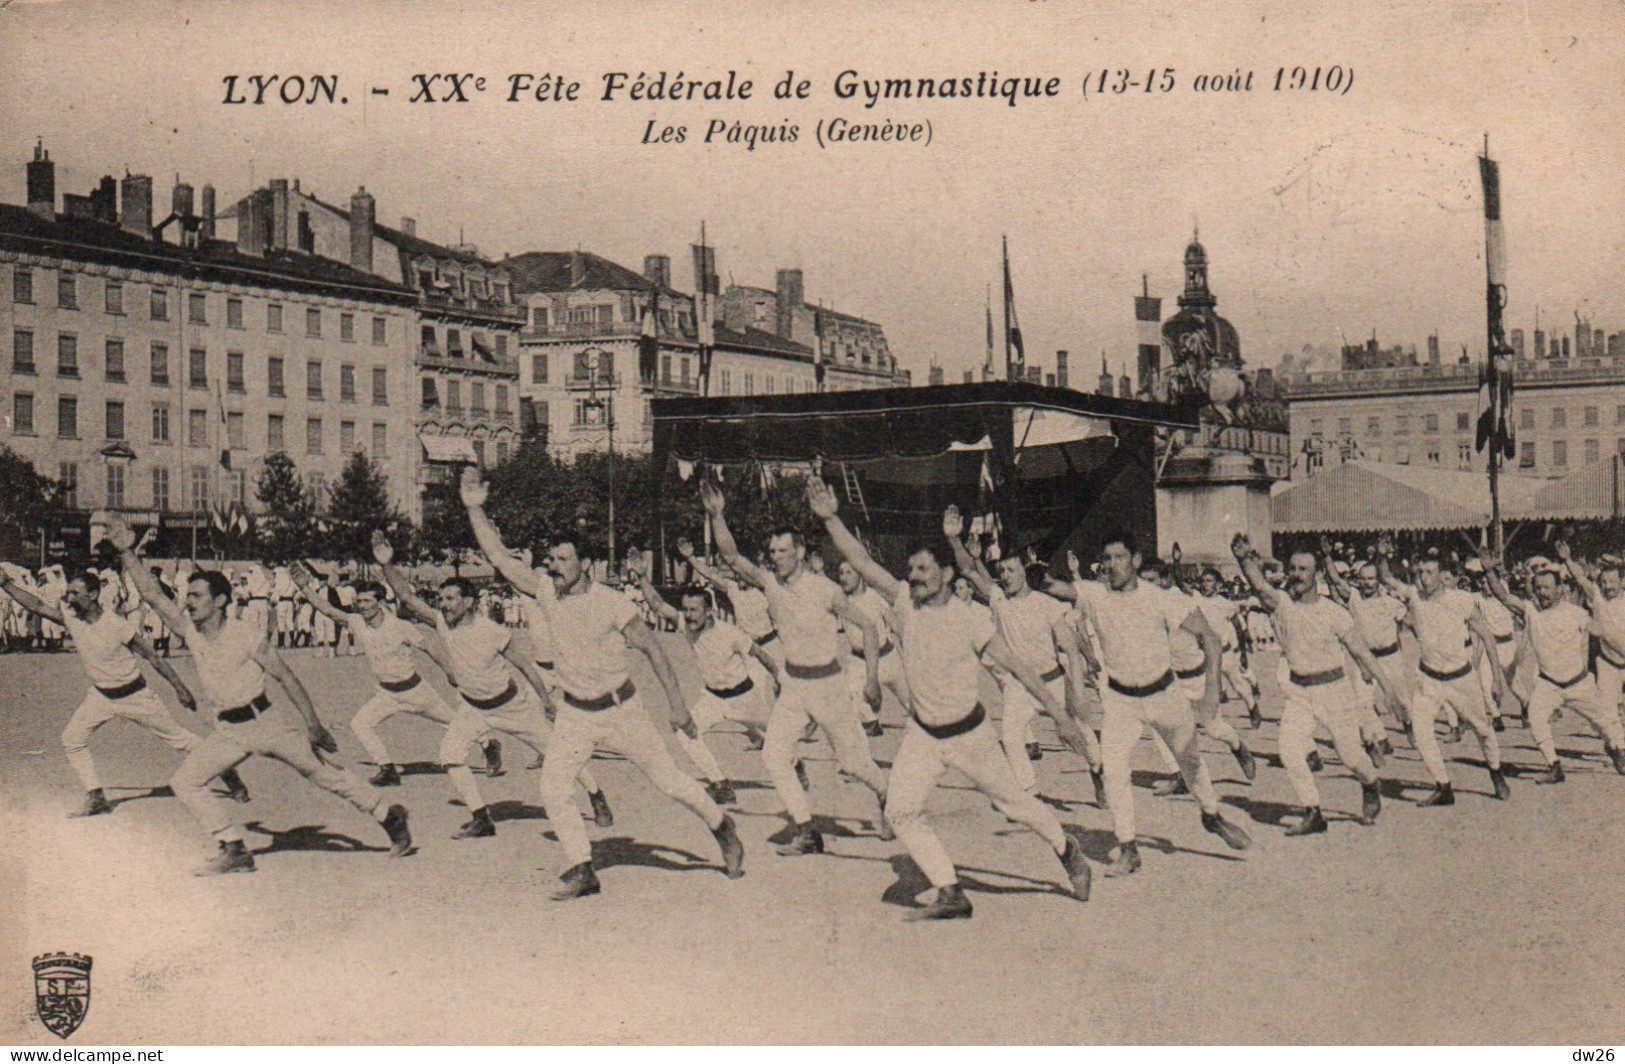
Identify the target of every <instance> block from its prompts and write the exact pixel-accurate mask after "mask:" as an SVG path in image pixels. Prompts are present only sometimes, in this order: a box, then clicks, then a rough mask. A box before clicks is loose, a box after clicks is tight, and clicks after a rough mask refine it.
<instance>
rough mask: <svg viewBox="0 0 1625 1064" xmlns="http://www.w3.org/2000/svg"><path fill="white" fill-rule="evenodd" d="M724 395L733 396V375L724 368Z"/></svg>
mask: <svg viewBox="0 0 1625 1064" xmlns="http://www.w3.org/2000/svg"><path fill="white" fill-rule="evenodd" d="M722 394H723V395H732V394H733V379H732V374H731V373H729V372H728V370H727V369H726V368H724V369H723V371H722Z"/></svg>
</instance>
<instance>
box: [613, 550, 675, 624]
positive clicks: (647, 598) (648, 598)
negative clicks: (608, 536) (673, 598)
mask: <svg viewBox="0 0 1625 1064" xmlns="http://www.w3.org/2000/svg"><path fill="white" fill-rule="evenodd" d="M626 571H627V574H628V575H629V576H631V577H632V579H634V580H636V581H637V583H638V590H639V591H642V592H643V601H644V602H646V603H648V605H649V608H650V609H651V610H653V611H654V612H655V616H657V617H659V618H661V619H662V620H666V621H670V622H671V623H672V624H675V625H678V626H681V625H682V623H683V611H682V610H680V609H678V608H677V607H676V606H673V605H672V604H671V603H669V602H667V601H666V597H665V596H664V595H662V594H661V593H660V591H659V589H657V588H656V587H655V586H654V582H653V581H651V580H650V579H649V574H648V573H646V572H644V571H643V559H642V558H640V557H638V556H637V555H636V554H632V555H628V556H627V559H626Z"/></svg>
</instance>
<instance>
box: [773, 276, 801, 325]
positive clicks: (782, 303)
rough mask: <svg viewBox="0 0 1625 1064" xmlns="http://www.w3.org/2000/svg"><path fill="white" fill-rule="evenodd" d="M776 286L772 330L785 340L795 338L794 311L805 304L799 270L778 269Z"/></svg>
mask: <svg viewBox="0 0 1625 1064" xmlns="http://www.w3.org/2000/svg"><path fill="white" fill-rule="evenodd" d="M776 287H777V289H778V305H777V306H776V307H775V308H774V309H775V311H776V313H775V315H774V323H773V331H774V332H776V333H778V334H779V335H780V336H782V337H784V338H785V339H786V340H793V339H795V336H794V333H795V331H796V330H795V326H796V312H797V311H798V310H800V309H801V308H802V306H803V305H805V296H806V294H805V292H804V291H803V289H802V283H801V271H800V270H780V271H779V274H778V278H777V284H776Z"/></svg>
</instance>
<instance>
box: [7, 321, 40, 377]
mask: <svg viewBox="0 0 1625 1064" xmlns="http://www.w3.org/2000/svg"><path fill="white" fill-rule="evenodd" d="M11 371H12V372H13V373H26V374H28V375H30V376H32V375H33V373H34V334H33V333H32V332H30V331H29V330H28V329H18V330H16V331H15V332H13V333H12V334H11Z"/></svg>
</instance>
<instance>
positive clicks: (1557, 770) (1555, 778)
mask: <svg viewBox="0 0 1625 1064" xmlns="http://www.w3.org/2000/svg"><path fill="white" fill-rule="evenodd" d="M1565 779H1567V777H1566V776H1564V775H1563V762H1561V761H1553V762H1552V763H1551V764H1550V765H1547V766H1546V771H1545V772H1543V773H1541V774H1540V775H1539V776H1536V777H1535V782H1536V783H1562V782H1563V781H1564V780H1565Z"/></svg>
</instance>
